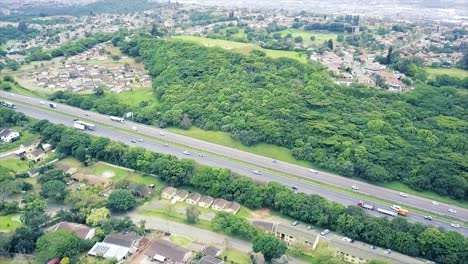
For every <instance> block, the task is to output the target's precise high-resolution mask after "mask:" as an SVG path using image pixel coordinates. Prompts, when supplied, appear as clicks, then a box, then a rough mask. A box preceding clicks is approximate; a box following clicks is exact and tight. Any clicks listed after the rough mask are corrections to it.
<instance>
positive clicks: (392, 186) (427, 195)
mask: <svg viewBox="0 0 468 264" xmlns="http://www.w3.org/2000/svg"><path fill="white" fill-rule="evenodd" d="M382 186H383V187H386V188H389V189H393V190H397V191H400V192H404V193H407V194H408V195H416V196H420V197H424V198H427V199H431V200H434V201H438V202H442V203H447V204H453V205H456V206H460V207H463V208H467V209H468V202H464V201H458V200H454V199H450V198H447V197H444V196H441V195H438V194H436V193H432V192H418V191H415V190H413V189H410V188H409V187H408V186H406V185H404V184H403V183H399V182H391V183H385V184H382Z"/></svg>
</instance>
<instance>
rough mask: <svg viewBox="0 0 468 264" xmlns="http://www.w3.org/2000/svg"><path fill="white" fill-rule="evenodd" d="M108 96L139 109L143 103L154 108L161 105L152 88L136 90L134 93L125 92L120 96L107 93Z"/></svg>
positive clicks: (119, 94)
mask: <svg viewBox="0 0 468 264" xmlns="http://www.w3.org/2000/svg"><path fill="white" fill-rule="evenodd" d="M106 96H109V97H114V98H116V99H118V100H119V101H121V102H123V103H125V104H127V105H129V106H132V107H139V105H140V103H141V102H143V101H147V102H150V103H151V105H152V106H157V105H159V102H158V100H157V99H156V96H155V95H154V93H153V88H151V87H140V88H134V89H133V90H132V91H124V92H121V93H118V94H114V93H110V92H107V93H106Z"/></svg>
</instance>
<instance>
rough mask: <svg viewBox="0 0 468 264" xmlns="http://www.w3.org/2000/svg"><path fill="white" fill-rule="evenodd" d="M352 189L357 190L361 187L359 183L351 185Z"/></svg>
mask: <svg viewBox="0 0 468 264" xmlns="http://www.w3.org/2000/svg"><path fill="white" fill-rule="evenodd" d="M351 189H353V190H355V191H357V190H359V187H358V186H357V185H353V186H351Z"/></svg>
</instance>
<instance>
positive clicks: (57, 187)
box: [41, 180, 68, 201]
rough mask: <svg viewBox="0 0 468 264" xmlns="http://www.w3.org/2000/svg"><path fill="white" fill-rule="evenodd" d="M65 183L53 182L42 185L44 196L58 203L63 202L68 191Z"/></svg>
mask: <svg viewBox="0 0 468 264" xmlns="http://www.w3.org/2000/svg"><path fill="white" fill-rule="evenodd" d="M66 187H67V186H66V185H65V183H63V182H62V181H59V180H52V181H48V182H45V183H44V184H42V191H41V194H42V196H44V197H46V198H52V199H54V200H57V201H63V200H64V199H65V196H66V195H67V193H68V191H67V189H66Z"/></svg>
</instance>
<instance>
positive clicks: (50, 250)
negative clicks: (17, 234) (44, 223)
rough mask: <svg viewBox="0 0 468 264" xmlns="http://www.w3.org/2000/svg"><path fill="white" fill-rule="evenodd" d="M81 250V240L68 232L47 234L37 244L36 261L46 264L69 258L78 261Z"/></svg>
mask: <svg viewBox="0 0 468 264" xmlns="http://www.w3.org/2000/svg"><path fill="white" fill-rule="evenodd" d="M80 250H81V240H80V238H78V237H77V236H76V235H75V234H74V233H71V232H67V231H54V232H47V233H45V234H44V235H42V236H41V237H40V238H39V239H38V240H37V243H36V259H37V261H38V262H39V263H46V262H47V261H49V260H51V259H53V258H64V257H68V258H70V259H73V260H74V261H76V260H77V259H76V258H77V257H78V255H79V254H80Z"/></svg>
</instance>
